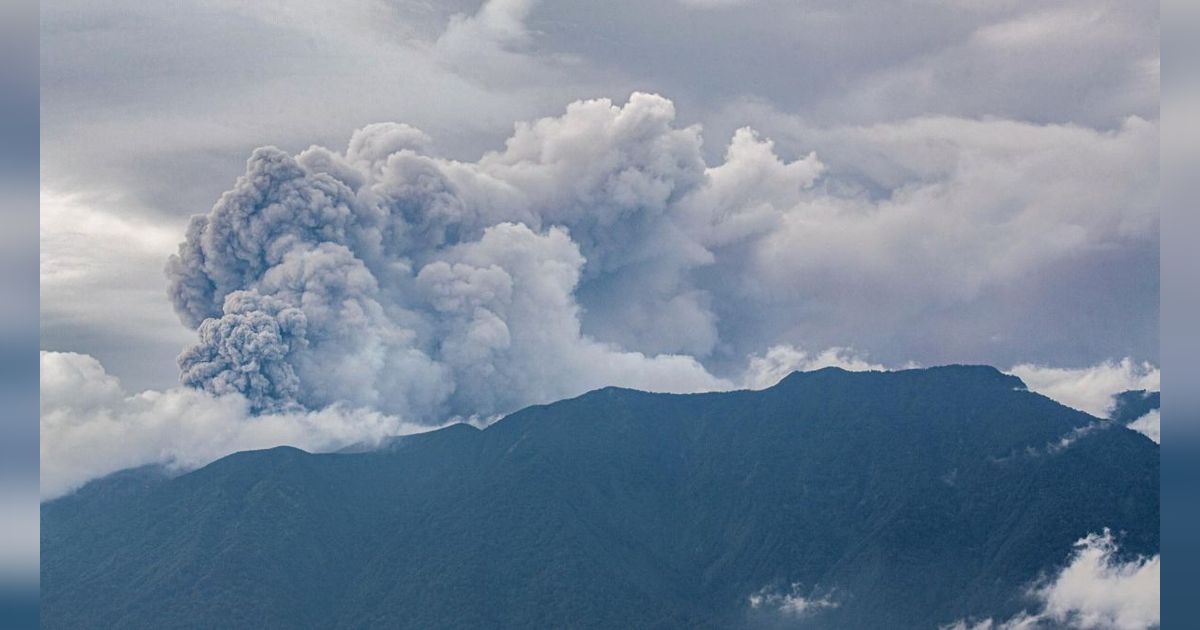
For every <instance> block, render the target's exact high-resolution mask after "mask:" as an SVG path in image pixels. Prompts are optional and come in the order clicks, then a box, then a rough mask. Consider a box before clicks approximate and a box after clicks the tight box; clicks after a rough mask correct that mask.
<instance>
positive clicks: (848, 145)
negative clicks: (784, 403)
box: [41, 0, 1159, 494]
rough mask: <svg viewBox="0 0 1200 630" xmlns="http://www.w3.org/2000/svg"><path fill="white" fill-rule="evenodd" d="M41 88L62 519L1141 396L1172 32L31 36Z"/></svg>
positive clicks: (1003, 4) (808, 21)
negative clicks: (922, 396) (735, 396)
mask: <svg viewBox="0 0 1200 630" xmlns="http://www.w3.org/2000/svg"><path fill="white" fill-rule="evenodd" d="M41 55H42V59H41V65H42V185H43V191H42V223H41V247H42V250H41V291H42V301H41V309H42V311H41V345H42V349H43V350H45V351H47V352H46V353H45V354H43V357H42V378H43V393H42V436H43V440H42V444H43V446H42V458H43V479H44V480H45V479H46V478H47V469H46V462H47V459H48V458H49V459H51V460H52V461H55V462H59V463H61V467H60V469H59V470H58V472H59V473H61V474H57V473H54V472H53V471H52V473H51V475H50V479H51V480H52V481H51V482H50V483H51V484H52V485H53V486H54V487H53V489H51V490H49V492H50V493H51V494H53V493H54V492H61V491H63V489H65V488H69V487H71V486H72V485H73V484H77V483H78V482H79V481H80V480H83V479H87V478H90V477H91V476H95V475H96V474H102V473H103V472H107V471H109V470H111V469H114V467H119V466H125V465H133V464H138V463H145V462H147V461H153V460H155V459H156V458H159V459H162V458H168V459H173V460H178V461H182V462H191V463H199V462H202V461H204V460H205V459H206V458H211V457H213V456H219V455H220V454H223V453H224V452H227V451H228V450H231V449H237V448H246V447H249V446H263V445H269V444H270V443H272V442H278V441H288V442H292V443H298V444H300V445H302V446H307V447H312V448H321V447H326V446H330V445H336V444H340V443H343V442H346V441H353V440H357V439H369V438H377V437H378V436H381V435H385V434H387V433H397V432H403V431H407V430H415V429H414V428H413V427H421V426H429V425H437V424H441V423H444V422H446V421H448V420H450V419H452V418H456V417H457V418H471V417H474V418H475V419H476V421H480V422H483V421H487V419H488V418H492V417H494V416H495V415H497V414H502V413H505V412H508V411H512V410H514V409H516V408H519V407H520V406H523V405H527V404H531V403H536V402H545V401H548V400H553V399H556V398H561V397H564V396H569V395H573V394H577V393H580V392H582V391H585V390H587V389H591V388H594V387H599V386H603V385H609V384H619V385H626V386H633V387H642V388H647V389H657V390H664V391H694V390H704V389H727V388H731V387H741V386H765V385H769V384H770V383H771V382H772V379H776V378H778V376H780V375H782V374H783V373H786V371H787V370H790V369H797V368H806V367H815V366H821V365H843V366H849V367H858V368H870V367H888V368H892V367H900V366H905V365H933V364H941V363H949V362H967V363H988V364H993V365H997V366H1000V367H1001V368H1003V369H1008V370H1012V371H1013V372H1014V373H1018V374H1020V375H1021V376H1022V378H1024V379H1025V380H1026V382H1027V383H1030V385H1031V387H1037V388H1041V389H1042V390H1044V391H1046V392H1052V393H1053V395H1055V396H1056V397H1057V398H1059V399H1060V400H1063V401H1064V402H1067V404H1072V405H1073V406H1076V407H1078V408H1082V409H1085V410H1087V411H1090V412H1092V413H1097V414H1102V413H1103V412H1104V411H1105V405H1106V404H1107V402H1106V401H1107V397H1108V395H1109V394H1111V393H1112V392H1114V391H1120V390H1121V389H1126V388H1129V387H1132V386H1139V387H1141V386H1147V387H1151V388H1157V378H1158V377H1157V369H1156V368H1155V365H1156V364H1157V361H1158V296H1159V286H1158V259H1159V245H1158V242H1159V241H1158V225H1159V218H1158V135H1159V122H1158V107H1159V106H1158V92H1159V87H1158V86H1159V76H1158V68H1159V54H1158V7H1157V3H1154V2H1147V1H1141V0H1130V1H1119V2H1094V1H1087V2H1084V1H1074V2H1073V1H1068V2H1058V3H1053V4H1052V5H1048V4H1047V3H1044V2H1036V1H1029V2H1024V1H1020V0H994V1H992V0H974V1H970V2H948V1H941V0H913V1H911V2H904V3H891V2H845V1H839V2H832V1H830V2H826V1H824V0H814V1H806V2H791V1H789V2H771V1H768V0H762V1H755V0H741V1H739V0H660V1H657V2H642V1H638V2H632V1H630V2H625V1H619V2H605V3H595V2H582V1H560V2H553V3H549V2H544V3H540V2H535V1H534V0H489V1H488V2H486V3H482V4H481V3H480V2H478V1H475V2H467V1H463V2H438V3H434V2H427V1H416V0H414V1H404V0H394V1H385V0H348V1H346V2H339V3H328V2H310V1H308V0H298V1H293V2H276V1H267V2H258V3H241V2H231V1H228V0H172V1H170V2H158V3H144V2H133V1H132V0H116V1H115V2H109V3H94V2H84V1H82V0H52V1H50V2H45V3H43V7H42V45H41ZM263 147H270V148H263ZM193 215H201V216H202V218H199V219H194V220H193V219H191V217H192V216H193ZM181 243H182V246H181ZM172 256H174V258H172ZM264 419H265V420H264ZM80 444H88V445H91V446H92V447H93V449H94V450H96V451H98V452H99V454H97V455H96V457H95V458H94V461H91V460H89V461H86V462H84V461H77V460H72V462H71V463H70V465H68V464H67V463H66V460H65V459H64V458H65V454H66V453H69V452H71V451H72V449H74V448H76V447H77V446H78V445H80ZM55 453H58V454H60V455H62V456H63V457H57V458H56V456H55ZM56 475H57V476H56ZM55 484H56V485H55ZM44 487H45V483H44Z"/></svg>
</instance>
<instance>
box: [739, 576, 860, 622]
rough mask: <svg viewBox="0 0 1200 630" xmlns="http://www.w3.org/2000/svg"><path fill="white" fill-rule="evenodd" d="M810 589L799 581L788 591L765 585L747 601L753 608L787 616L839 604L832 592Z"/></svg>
mask: <svg viewBox="0 0 1200 630" xmlns="http://www.w3.org/2000/svg"><path fill="white" fill-rule="evenodd" d="M810 591H811V592H809V591H804V590H803V589H802V588H801V585H800V584H799V583H795V584H792V585H791V587H790V588H789V589H788V591H787V592H780V591H778V590H776V589H772V588H768V587H763V588H761V589H759V591H758V592H756V593H754V594H752V595H750V597H748V598H747V601H748V602H749V604H750V608H752V609H761V610H766V611H772V612H776V613H779V614H780V615H783V616H786V617H807V616H811V615H814V614H816V613H818V612H820V611H822V610H825V609H828V608H837V607H838V606H839V603H838V602H837V601H836V600H835V599H834V597H833V594H832V593H817V592H816V590H815V589H810ZM804 592H808V596H805V595H803V593H804Z"/></svg>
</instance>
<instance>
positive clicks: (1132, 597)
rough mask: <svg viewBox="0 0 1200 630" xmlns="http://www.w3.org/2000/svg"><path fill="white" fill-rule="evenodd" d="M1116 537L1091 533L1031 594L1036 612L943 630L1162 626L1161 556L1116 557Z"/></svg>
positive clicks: (1117, 629) (1116, 629) (1106, 629)
mask: <svg viewBox="0 0 1200 630" xmlns="http://www.w3.org/2000/svg"><path fill="white" fill-rule="evenodd" d="M1118 551H1119V549H1118V546H1117V543H1116V541H1115V540H1114V538H1113V535H1112V532H1110V531H1108V530H1107V529H1106V530H1104V532H1103V533H1102V534H1089V535H1088V536H1086V537H1084V538H1082V539H1080V540H1079V541H1078V542H1076V543H1075V553H1074V554H1073V555H1072V557H1071V559H1070V561H1069V563H1068V564H1067V566H1065V567H1064V568H1063V569H1062V571H1061V572H1059V573H1058V574H1057V575H1056V576H1054V577H1053V578H1051V579H1047V580H1042V581H1041V582H1039V583H1038V584H1035V585H1034V586H1033V587H1032V588H1031V589H1030V591H1029V596H1030V597H1031V598H1033V599H1034V600H1035V601H1037V602H1038V606H1039V608H1038V610H1037V611H1036V612H1032V613H1031V612H1024V613H1022V614H1020V615H1017V616H1016V617H1013V618H1011V619H1007V620H993V619H983V620H979V621H973V620H972V621H967V620H963V621H958V622H955V623H953V624H950V625H948V626H943V630H1034V629H1038V628H1072V629H1078V630H1146V629H1147V628H1156V627H1158V626H1159V617H1160V615H1159V589H1160V571H1161V569H1160V566H1161V562H1160V559H1159V556H1157V555H1155V556H1153V557H1151V558H1134V559H1131V560H1127V561H1123V560H1121V559H1119V558H1118Z"/></svg>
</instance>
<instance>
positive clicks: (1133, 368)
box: [1009, 358, 1159, 418]
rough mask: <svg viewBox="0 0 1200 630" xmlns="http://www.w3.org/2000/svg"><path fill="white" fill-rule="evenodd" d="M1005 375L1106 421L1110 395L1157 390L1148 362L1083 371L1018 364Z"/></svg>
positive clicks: (1110, 363)
mask: <svg viewBox="0 0 1200 630" xmlns="http://www.w3.org/2000/svg"><path fill="white" fill-rule="evenodd" d="M1009 373H1011V374H1013V375H1014V376H1017V377H1019V378H1020V379H1021V380H1023V381H1025V384H1026V385H1027V386H1028V387H1029V389H1030V390H1031V391H1034V392H1037V393H1039V394H1042V395H1044V396H1047V397H1049V398H1053V399H1054V400H1056V401H1058V402H1060V403H1062V404H1064V405H1066V406H1068V407H1072V408H1074V409H1078V410H1080V411H1086V412H1087V413H1090V414H1092V415H1093V416H1097V417H1099V418H1106V417H1108V414H1109V412H1110V411H1112V405H1113V396H1115V395H1116V394H1119V393H1121V392H1124V391H1128V390H1138V389H1145V390H1150V391H1158V389H1159V371H1158V368H1157V367H1155V366H1154V365H1152V364H1150V363H1146V362H1143V363H1137V362H1135V361H1134V360H1133V359H1130V358H1125V359H1122V360H1121V361H1105V362H1103V363H1099V364H1097V365H1093V366H1091V367H1085V368H1051V367H1044V366H1038V365H1032V364H1021V365H1016V366H1013V367H1012V368H1011V369H1009Z"/></svg>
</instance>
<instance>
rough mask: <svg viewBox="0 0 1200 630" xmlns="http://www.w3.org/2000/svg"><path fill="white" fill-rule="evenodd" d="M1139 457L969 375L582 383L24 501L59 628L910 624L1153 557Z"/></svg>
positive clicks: (825, 374) (1125, 440)
mask: <svg viewBox="0 0 1200 630" xmlns="http://www.w3.org/2000/svg"><path fill="white" fill-rule="evenodd" d="M1158 470H1159V454H1158V446H1157V445H1156V444H1155V443H1153V442H1152V441H1150V440H1149V439H1147V438H1145V437H1144V436H1142V435H1140V434H1138V433H1136V432H1134V431H1131V430H1128V429H1126V428H1125V427H1123V426H1121V424H1120V423H1116V422H1111V421H1107V420H1100V419H1097V418H1093V417H1091V416H1089V415H1087V414H1084V413H1082V412H1078V411H1075V410H1072V409H1069V408H1067V407H1064V406H1062V405H1060V404H1058V403H1056V402H1054V401H1052V400H1050V399H1048V398H1045V397H1043V396H1040V395H1038V394H1034V393H1031V392H1029V391H1027V390H1026V389H1025V387H1024V384H1023V383H1022V382H1021V381H1020V379H1018V378H1016V377H1013V376H1009V375H1006V374H1003V373H1001V372H999V371H997V370H995V369H993V368H989V367H979V366H948V367H939V368H930V369H920V370H905V371H898V372H861V373H851V372H846V371H843V370H839V369H833V368H830V369H823V370H818V371H815V372H806V373H794V374H792V375H790V376H788V377H787V378H785V379H784V380H783V381H781V382H780V383H779V384H778V385H776V386H774V387H772V388H769V389H766V390H762V391H735V392H727V393H709V394H692V395H668V394H653V393H646V392H640V391H633V390H627V389H617V388H606V389H601V390H597V391H593V392H590V393H587V394H584V395H582V396H580V397H578V398H574V399H571V400H564V401H561V402H557V403H553V404H549V405H539V406H534V407H529V408H527V409H524V410H522V411H519V412H517V413H514V414H512V415H510V416H508V417H506V418H504V419H503V420H501V421H499V422H497V423H495V424H493V425H492V426H490V427H488V428H487V429H484V430H478V429H475V428H473V427H470V426H467V425H456V426H451V427H448V428H445V429H442V430H438V431H433V432H430V433H426V434H420V435H414V436H408V437H404V438H399V439H396V440H394V441H393V442H391V443H390V444H389V445H388V446H387V447H385V448H382V449H380V450H376V451H372V452H347V453H331V454H310V453H306V452H303V451H300V450H297V449H293V448H284V447H281V448H275V449H270V450H265V451H255V452H244V453H237V454H234V455H231V456H229V457H226V458H224V459H221V460H219V461H216V462H214V463H212V464H210V465H208V466H205V467H204V468H201V469H199V470H195V471H192V472H190V473H187V474H183V475H179V476H174V477H172V476H169V475H165V474H162V473H161V471H156V470H153V469H139V470H135V471H127V472H124V473H118V474H117V475H114V476H112V477H109V478H106V479H102V480H99V481H96V482H93V483H91V484H89V485H87V486H85V487H84V488H82V489H81V490H79V491H78V492H76V493H75V494H73V495H70V496H67V497H64V498H61V499H58V500H55V501H51V502H48V503H46V504H44V505H43V507H42V567H43V569H42V571H43V572H42V622H43V626H44V627H46V628H59V627H62V628H68V627H108V626H121V627H154V628H175V627H223V628H232V627H259V628H265V627H281V628H296V627H320V628H364V627H380V628H394V627H404V628H557V627H572V628H592V627H595V628H775V627H791V626H795V625H799V626H801V627H813V628H881V627H889V628H936V627H937V626H938V625H939V624H945V623H949V622H952V621H954V620H957V619H963V618H968V617H978V618H982V617H992V616H997V617H998V616H1008V615H1011V614H1014V613H1016V612H1018V611H1019V610H1021V609H1022V607H1023V606H1025V605H1026V603H1027V602H1026V601H1025V600H1024V597H1025V596H1026V592H1027V588H1026V587H1027V586H1028V585H1029V584H1030V583H1032V581H1034V580H1036V579H1038V578H1039V576H1043V575H1046V574H1047V573H1048V572H1050V571H1053V570H1056V569H1057V568H1058V567H1060V566H1061V565H1062V564H1063V563H1064V562H1065V561H1066V560H1067V557H1068V554H1069V553H1070V551H1071V549H1072V544H1073V543H1074V542H1075V541H1076V540H1078V539H1080V538H1081V537H1083V536H1086V535H1087V534H1089V533H1093V532H1100V531H1102V530H1104V529H1105V528H1109V529H1110V530H1111V531H1112V532H1115V533H1116V534H1117V535H1118V536H1120V542H1121V548H1122V549H1123V550H1124V551H1127V552H1129V553H1134V554H1153V553H1157V551H1158V543H1159V538H1158V516H1159V499H1158Z"/></svg>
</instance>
